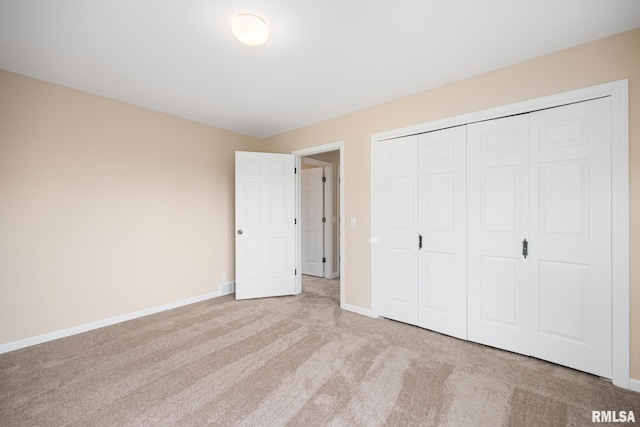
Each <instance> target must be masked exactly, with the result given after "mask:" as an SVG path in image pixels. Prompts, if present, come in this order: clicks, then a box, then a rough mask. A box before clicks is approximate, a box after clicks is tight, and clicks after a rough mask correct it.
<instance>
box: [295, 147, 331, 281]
mask: <svg viewBox="0 0 640 427" xmlns="http://www.w3.org/2000/svg"><path fill="white" fill-rule="evenodd" d="M300 162H301V163H305V164H308V165H314V166H318V167H321V168H322V174H323V177H324V178H325V182H324V184H325V185H324V186H323V196H322V197H323V199H322V215H323V216H324V217H325V218H326V219H327V221H326V222H325V226H324V227H323V235H322V252H323V253H322V256H323V257H325V258H326V259H327V260H326V262H325V263H324V269H323V270H322V276H323V277H324V278H325V279H335V277H334V275H333V229H334V227H335V225H334V224H333V164H331V163H328V162H323V161H322V160H316V159H312V158H310V157H301V158H300ZM301 170H302V169H301ZM301 225H302V224H301Z"/></svg>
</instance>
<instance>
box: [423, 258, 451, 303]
mask: <svg viewBox="0 0 640 427" xmlns="http://www.w3.org/2000/svg"><path fill="white" fill-rule="evenodd" d="M425 259H426V277H425V284H426V286H425V291H426V293H427V295H426V307H427V308H428V309H431V310H438V311H441V312H443V313H447V314H453V313H454V307H455V292H454V291H455V286H454V284H455V283H454V277H455V272H454V266H455V262H454V255H453V254H446V253H438V252H426V253H425Z"/></svg>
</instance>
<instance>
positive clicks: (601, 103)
mask: <svg viewBox="0 0 640 427" xmlns="http://www.w3.org/2000/svg"><path fill="white" fill-rule="evenodd" d="M609 103H610V101H609V99H608V98H603V99H597V100H593V101H587V102H581V103H576V104H572V105H567V106H563V107H557V108H552V109H548V110H543V111H538V112H533V113H530V114H525V115H521V116H515V117H509V118H503V119H498V120H492V121H487V122H482V123H476V124H471V125H469V126H468V140H467V145H468V180H467V182H468V188H467V194H468V199H467V203H468V209H469V221H468V254H467V256H468V288H467V291H468V304H469V340H471V341H476V342H480V343H484V344H488V345H491V346H495V347H499V348H503V349H507V350H511V351H515V352H518V353H522V354H527V355H532V356H535V357H538V358H541V359H545V360H549V361H552V362H555V363H559V364H562V365H566V366H570V367H573V368H576V369H579V370H583V371H587V372H590V373H593V374H595V375H599V376H603V377H607V378H611V170H610V164H611V157H610V156H611V154H610V151H611V129H610V119H609V116H610V113H609V112H610V105H609ZM525 239H526V240H527V252H528V254H527V256H526V258H525V256H524V253H523V250H524V247H523V241H524V240H525Z"/></svg>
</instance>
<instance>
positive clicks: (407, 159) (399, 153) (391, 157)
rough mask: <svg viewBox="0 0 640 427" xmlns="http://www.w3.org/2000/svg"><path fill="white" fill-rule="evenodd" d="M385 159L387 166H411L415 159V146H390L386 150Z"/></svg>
mask: <svg viewBox="0 0 640 427" xmlns="http://www.w3.org/2000/svg"><path fill="white" fill-rule="evenodd" d="M386 160H387V162H388V166H389V167H394V168H397V167H407V166H411V165H413V164H414V161H415V148H412V147H400V148H390V149H389V151H388V152H387V157H386Z"/></svg>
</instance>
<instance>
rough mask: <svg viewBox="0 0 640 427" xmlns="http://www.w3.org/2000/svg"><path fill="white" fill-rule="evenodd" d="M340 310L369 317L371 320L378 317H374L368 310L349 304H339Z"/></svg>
mask: <svg viewBox="0 0 640 427" xmlns="http://www.w3.org/2000/svg"><path fill="white" fill-rule="evenodd" d="M340 308H341V309H343V310H347V311H351V312H353V313H357V314H361V315H363V316H367V317H371V318H372V319H377V318H378V316H374V315H373V312H372V311H371V310H369V309H368V308H362V307H358V306H355V305H351V304H345V303H343V302H341V303H340Z"/></svg>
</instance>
